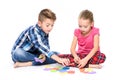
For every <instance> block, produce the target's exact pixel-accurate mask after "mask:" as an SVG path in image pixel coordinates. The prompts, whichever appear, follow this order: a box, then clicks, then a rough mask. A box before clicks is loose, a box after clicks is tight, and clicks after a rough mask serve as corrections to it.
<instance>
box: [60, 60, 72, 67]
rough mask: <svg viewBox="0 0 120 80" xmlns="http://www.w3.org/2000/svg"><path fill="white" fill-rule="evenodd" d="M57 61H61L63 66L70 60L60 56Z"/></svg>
mask: <svg viewBox="0 0 120 80" xmlns="http://www.w3.org/2000/svg"><path fill="white" fill-rule="evenodd" d="M59 63H61V64H62V65H63V66H67V65H69V63H70V60H69V59H67V58H60V60H59Z"/></svg>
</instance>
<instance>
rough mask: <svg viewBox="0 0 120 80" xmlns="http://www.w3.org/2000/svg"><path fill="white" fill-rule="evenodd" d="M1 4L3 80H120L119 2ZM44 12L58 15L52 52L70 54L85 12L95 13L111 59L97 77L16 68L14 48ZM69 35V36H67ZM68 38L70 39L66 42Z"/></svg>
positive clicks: (6, 0) (16, 0) (10, 0)
mask: <svg viewBox="0 0 120 80" xmlns="http://www.w3.org/2000/svg"><path fill="white" fill-rule="evenodd" d="M70 1H71V2H68V1H67V0H52V1H50V0H44V1H43V0H29V2H28V1H27V0H3V1H2V0H1V1H0V11H1V12H0V80H120V77H119V72H120V70H119V67H120V65H119V61H120V58H119V54H120V51H119V50H120V46H119V45H120V38H119V36H120V35H119V34H120V31H119V27H120V24H119V23H120V20H119V19H120V11H119V10H120V9H119V2H118V1H119V0H99V1H98V0H76V1H75V0H70ZM43 8H50V9H52V10H53V11H55V13H56V15H57V20H56V22H55V25H54V26H55V27H54V29H53V31H52V33H51V37H50V42H51V43H50V45H51V49H52V50H55V51H60V52H63V53H69V49H70V45H71V41H72V37H73V30H74V29H75V28H76V27H78V23H77V17H78V14H79V12H80V11H81V10H83V9H90V10H92V11H93V13H94V18H95V26H96V27H99V28H100V47H101V51H102V52H103V53H105V54H106V56H107V59H106V61H105V63H104V64H103V68H102V69H100V70H98V69H95V71H96V74H83V73H81V72H80V71H79V69H77V68H71V69H73V70H75V74H65V75H61V74H59V73H57V72H54V73H52V72H46V71H44V70H43V68H44V67H45V66H31V67H22V68H16V69H15V68H13V62H12V60H11V54H10V51H11V48H12V45H13V43H14V40H16V38H17V37H18V35H19V33H20V32H21V31H22V30H23V29H25V28H26V27H28V26H30V25H33V23H36V21H37V15H38V13H39V11H40V10H41V9H43ZM66 31H67V32H66ZM66 36H67V38H66Z"/></svg>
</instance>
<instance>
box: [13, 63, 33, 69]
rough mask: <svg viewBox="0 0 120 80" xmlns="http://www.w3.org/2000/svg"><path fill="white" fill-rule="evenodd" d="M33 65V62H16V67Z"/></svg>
mask: <svg viewBox="0 0 120 80" xmlns="http://www.w3.org/2000/svg"><path fill="white" fill-rule="evenodd" d="M26 66H32V62H16V63H15V64H14V68H17V67H26Z"/></svg>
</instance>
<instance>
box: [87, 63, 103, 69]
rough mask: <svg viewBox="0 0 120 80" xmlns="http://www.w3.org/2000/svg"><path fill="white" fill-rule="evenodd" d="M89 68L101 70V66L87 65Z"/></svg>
mask: <svg viewBox="0 0 120 80" xmlns="http://www.w3.org/2000/svg"><path fill="white" fill-rule="evenodd" d="M89 68H97V69H101V68H102V65H100V64H89Z"/></svg>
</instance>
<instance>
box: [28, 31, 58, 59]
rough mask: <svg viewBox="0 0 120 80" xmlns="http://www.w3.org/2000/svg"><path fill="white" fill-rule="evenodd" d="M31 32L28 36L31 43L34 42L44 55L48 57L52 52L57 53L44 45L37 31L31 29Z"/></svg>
mask: <svg viewBox="0 0 120 80" xmlns="http://www.w3.org/2000/svg"><path fill="white" fill-rule="evenodd" d="M31 32H32V33H30V38H31V41H32V43H33V44H34V46H35V47H36V48H37V49H39V51H41V52H42V53H43V54H45V55H46V56H48V57H49V58H50V57H51V56H52V55H53V54H57V52H56V53H55V52H53V51H50V49H49V47H48V46H46V45H44V43H43V42H42V40H41V35H39V33H37V31H35V30H34V31H31Z"/></svg>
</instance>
